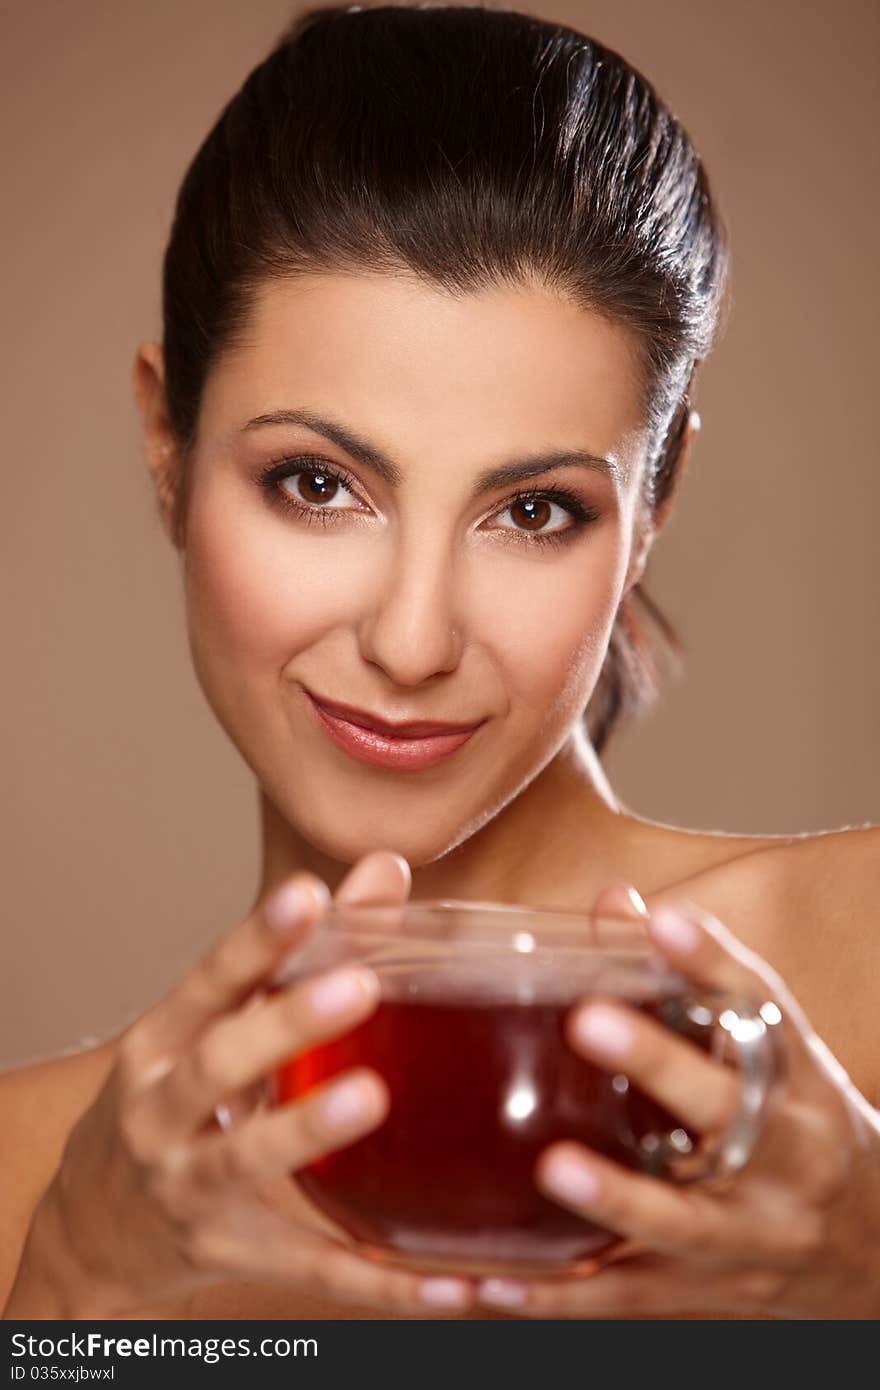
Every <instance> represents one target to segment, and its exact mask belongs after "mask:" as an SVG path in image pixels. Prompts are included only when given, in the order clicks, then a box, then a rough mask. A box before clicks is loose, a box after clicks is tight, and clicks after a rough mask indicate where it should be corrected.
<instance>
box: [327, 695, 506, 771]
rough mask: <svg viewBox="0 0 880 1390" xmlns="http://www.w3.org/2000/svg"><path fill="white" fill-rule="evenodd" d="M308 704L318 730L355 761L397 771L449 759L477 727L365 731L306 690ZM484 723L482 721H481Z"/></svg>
mask: <svg viewBox="0 0 880 1390" xmlns="http://www.w3.org/2000/svg"><path fill="white" fill-rule="evenodd" d="M305 693H306V696H307V698H308V702H309V705H310V707H311V709H312V711H313V712H314V715H315V718H316V721H317V723H318V725H319V727H320V728H322V729H323V731H324V732H325V733H326V734H327V735H328V736H329V738H330V739H331V740H332V741H333V743H335V744H336V746H337V747H338V748H341V749H342V750H343V752H345V753H348V754H349V755H350V756H351V757H352V758H356V759H357V760H358V761H359V762H362V763H368V764H370V765H371V766H372V767H385V768H392V769H395V770H397V771H400V772H418V771H421V769H422V768H426V767H433V766H434V764H435V763H439V762H441V761H442V760H443V759H444V758H448V757H450V756H451V755H452V754H453V753H455V752H456V751H457V750H458V749H459V748H461V747H462V746H463V745H464V744H465V743H467V741H468V739H470V738H472V737H473V735H474V734H475V733H476V731H477V729H478V728H480V724H474V725H472V727H471V728H469V729H458V730H456V731H454V732H452V733H448V732H447V733H431V734H420V735H418V736H416V735H413V734H408V735H394V734H387V733H384V732H380V731H379V730H378V729H372V728H365V727H364V726H363V725H361V724H355V723H352V722H351V721H350V720H348V719H344V718H343V717H342V716H341V715H340V714H337V713H335V712H332V711H331V710H330V709H329V708H328V707H327V706H326V705H323V704H321V703H320V702H319V701H318V700H316V699H315V697H314V696H313V695H311V694H310V693H309V691H306V692H305ZM483 722H484V721H483Z"/></svg>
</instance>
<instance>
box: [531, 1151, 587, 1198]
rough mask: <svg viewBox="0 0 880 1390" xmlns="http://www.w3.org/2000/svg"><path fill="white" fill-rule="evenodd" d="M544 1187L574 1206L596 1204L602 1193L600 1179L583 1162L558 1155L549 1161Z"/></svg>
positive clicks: (544, 1177) (546, 1166) (544, 1172)
mask: <svg viewBox="0 0 880 1390" xmlns="http://www.w3.org/2000/svg"><path fill="white" fill-rule="evenodd" d="M542 1176H543V1180H544V1186H545V1187H547V1188H549V1189H550V1191H552V1192H553V1193H555V1195H556V1196H557V1197H561V1198H562V1199H563V1201H565V1202H571V1203H572V1205H573V1206H580V1205H581V1203H584V1204H586V1205H590V1204H591V1203H592V1202H595V1200H596V1198H597V1197H598V1196H599V1193H600V1191H601V1184H600V1182H599V1179H598V1177H597V1176H596V1174H595V1173H594V1172H593V1170H592V1169H591V1168H588V1167H587V1166H586V1165H585V1164H584V1163H583V1162H576V1161H575V1160H574V1159H573V1158H569V1157H568V1156H567V1155H563V1154H558V1155H556V1156H555V1157H553V1158H551V1159H549V1160H548V1162H547V1164H546V1165H545V1167H544V1171H543V1175H542Z"/></svg>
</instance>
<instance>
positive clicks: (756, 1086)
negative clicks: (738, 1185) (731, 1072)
mask: <svg viewBox="0 0 880 1390" xmlns="http://www.w3.org/2000/svg"><path fill="white" fill-rule="evenodd" d="M661 1017H662V1021H663V1023H664V1024H665V1025H666V1026H667V1027H669V1028H671V1029H672V1031H673V1032H676V1033H678V1034H680V1035H684V1036H688V1035H689V1036H691V1037H694V1036H695V1035H699V1034H701V1033H702V1034H703V1036H705V1030H706V1029H707V1028H708V1027H711V1028H712V1030H713V1031H712V1042H713V1048H712V1051H713V1053H714V1055H716V1056H717V1055H718V1054H719V1052H725V1051H726V1052H727V1054H728V1055H730V1056H732V1057H733V1058H734V1059H735V1061H736V1064H737V1068H738V1070H739V1074H740V1080H741V1085H742V1091H741V1097H740V1104H739V1108H738V1110H737V1112H736V1114H735V1115H734V1116H733V1118H732V1120H731V1121H730V1123H729V1124H728V1125H727V1127H726V1129H724V1130H723V1131H722V1132H721V1133H720V1134H717V1135H715V1136H712V1137H711V1138H710V1139H708V1141H703V1142H698V1143H697V1144H696V1145H694V1144H693V1143H692V1141H691V1138H690V1136H689V1135H688V1134H687V1132H686V1131H685V1130H684V1129H683V1128H676V1129H674V1130H671V1131H668V1132H667V1133H665V1134H658V1133H656V1132H655V1133H650V1134H646V1135H643V1136H642V1137H641V1139H640V1140H639V1141H638V1149H639V1160H640V1163H641V1166H642V1168H643V1169H644V1170H646V1171H648V1172H651V1173H654V1174H657V1175H661V1174H662V1175H663V1176H668V1177H672V1178H674V1179H675V1180H676V1181H679V1182H696V1181H704V1180H706V1179H707V1178H718V1177H726V1176H727V1175H729V1174H732V1173H735V1172H737V1171H738V1170H739V1169H740V1168H743V1167H744V1166H745V1164H746V1163H747V1162H748V1161H749V1159H750V1158H751V1155H752V1153H753V1152H754V1148H755V1144H756V1143H757V1140H758V1137H759V1135H760V1133H761V1129H762V1126H763V1121H764V1113H765V1110H766V1107H767V1100H768V1097H769V1095H770V1091H771V1088H772V1086H773V1084H774V1083H775V1082H776V1081H777V1080H778V1079H779V1077H780V1075H781V1069H782V1068H781V1062H782V1053H781V1049H780V1046H779V1024H780V1023H781V1014H780V1012H779V1009H778V1007H777V1006H776V1005H775V1004H773V1003H772V1002H770V1001H767V1002H766V1003H764V1004H761V1005H756V1004H755V1003H754V1001H753V1000H746V999H741V998H737V997H735V996H724V997H723V998H718V997H717V996H711V995H708V994H700V995H696V994H694V995H687V996H684V997H679V998H677V999H676V1000H675V1001H674V1003H673V1004H672V1006H671V1007H669V1008H667V1009H666V1010H664V1011H662V1014H661ZM719 1043H720V1047H719V1045H718V1044H719Z"/></svg>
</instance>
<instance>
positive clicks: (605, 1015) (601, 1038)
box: [573, 1004, 634, 1057]
mask: <svg viewBox="0 0 880 1390" xmlns="http://www.w3.org/2000/svg"><path fill="white" fill-rule="evenodd" d="M573 1028H574V1032H575V1035H576V1036H577V1037H578V1038H579V1039H580V1041H581V1042H582V1043H583V1044H584V1045H585V1046H586V1047H589V1048H590V1049H591V1050H592V1051H595V1052H604V1053H607V1054H608V1056H609V1057H622V1056H624V1054H625V1053H627V1052H629V1050H630V1048H631V1047H632V1045H633V1040H634V1039H633V1030H632V1026H631V1025H630V1024H629V1023H628V1022H627V1020H626V1019H625V1018H622V1017H621V1015H620V1014H619V1013H616V1012H615V1010H614V1009H606V1008H605V1006H604V1005H603V1004H589V1005H588V1006H587V1007H586V1008H585V1009H581V1010H580V1012H579V1013H576V1014H575V1016H574V1020H573Z"/></svg>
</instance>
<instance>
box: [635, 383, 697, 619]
mask: <svg viewBox="0 0 880 1390" xmlns="http://www.w3.org/2000/svg"><path fill="white" fill-rule="evenodd" d="M700 426H701V421H700V417H699V415H698V414H697V412H696V411H695V410H691V411H690V412H689V414H688V420H687V424H686V425H685V427H684V431H683V432H682V438H681V443H680V445H679V447H678V461H677V463H676V467H675V480H674V483H673V485H672V487H671V488H670V491H669V493H668V494H667V496H666V497H665V498H664V500H663V503H662V505H661V506H660V507H658V508H657V510H656V511H655V512H654V514H653V516H651V517H648V518H645V519H644V520H643V521H642V523H641V525H640V526H639V528H638V534H637V538H636V541H635V543H634V545H633V554H632V558H631V560H630V566H629V572H628V574H627V577H626V585H625V587H624V591H623V592H624V594H628V593H629V591H630V589H631V588H632V587H633V586H634V585H635V584H638V582H639V580H640V579H641V577H642V575H643V574H644V572H645V566H646V564H647V563H648V556H649V555H650V553H651V547H652V546H653V544H654V541H655V540H656V538H657V534H658V532H659V531H661V530H662V529H663V527H664V526H665V525H666V523H667V521H668V520H669V517H670V516H671V514H672V510H673V505H674V503H675V499H676V497H677V496H678V489H679V487H680V486H681V480H682V478H683V477H684V474H685V471H686V469H687V466H688V464H689V462H690V459H691V453H692V450H693V446H694V440H695V439H696V437H697V435H698V434H699V432H700Z"/></svg>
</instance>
